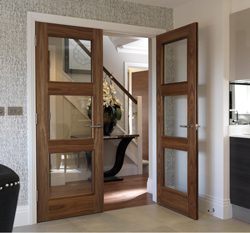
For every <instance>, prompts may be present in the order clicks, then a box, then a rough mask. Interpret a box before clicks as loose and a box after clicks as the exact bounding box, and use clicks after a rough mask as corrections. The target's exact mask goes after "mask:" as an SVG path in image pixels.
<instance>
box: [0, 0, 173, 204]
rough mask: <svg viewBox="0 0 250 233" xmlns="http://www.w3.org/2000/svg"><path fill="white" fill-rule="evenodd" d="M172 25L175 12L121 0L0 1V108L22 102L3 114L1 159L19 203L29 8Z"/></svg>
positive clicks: (22, 198) (24, 197)
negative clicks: (13, 177) (15, 183)
mask: <svg viewBox="0 0 250 233" xmlns="http://www.w3.org/2000/svg"><path fill="white" fill-rule="evenodd" d="M28 11H34V12H40V13H48V14H56V15H64V16H72V17H80V18H87V19H96V20H103V21H109V22H117V23H125V24H131V25H140V26H147V27H156V28H166V29H170V28H172V22H173V20H172V10H171V9H166V8H160V7H152V6H144V5H139V4H135V3H131V2H126V1H122V0H91V1H90V0H0V22H1V26H0V51H1V52H0V71H1V72H0V107H5V111H6V109H7V107H9V106H22V107H23V115H22V116H7V114H5V116H0V163H1V164H4V165H7V166H9V167H11V168H12V169H14V170H15V171H16V172H17V173H18V174H19V176H20V179H21V191H20V195H19V205H25V204H27V203H28V193H27V192H28V191H27V182H28V177H27V176H28V168H27V167H28V161H27V111H26V106H27V93H26V85H27V64H26V59H27V58H26V49H27V48H26V39H27V38H26V25H27V12H28Z"/></svg>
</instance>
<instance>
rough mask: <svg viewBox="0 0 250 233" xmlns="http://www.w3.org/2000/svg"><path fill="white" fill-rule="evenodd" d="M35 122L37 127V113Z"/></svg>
mask: <svg viewBox="0 0 250 233" xmlns="http://www.w3.org/2000/svg"><path fill="white" fill-rule="evenodd" d="M35 121H36V125H37V113H36V120H35Z"/></svg>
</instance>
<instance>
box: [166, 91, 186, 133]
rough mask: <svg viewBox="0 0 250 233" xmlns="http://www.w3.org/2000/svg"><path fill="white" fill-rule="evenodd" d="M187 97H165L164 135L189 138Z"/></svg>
mask: <svg viewBox="0 0 250 233" xmlns="http://www.w3.org/2000/svg"><path fill="white" fill-rule="evenodd" d="M186 125H187V96H184V95H183V96H165V97H164V134H165V136H172V137H184V138H186V137H187V128H185V127H184V126H186Z"/></svg>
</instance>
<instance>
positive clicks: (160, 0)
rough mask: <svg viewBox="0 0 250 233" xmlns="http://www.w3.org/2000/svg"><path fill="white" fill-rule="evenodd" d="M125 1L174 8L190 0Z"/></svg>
mask: <svg viewBox="0 0 250 233" xmlns="http://www.w3.org/2000/svg"><path fill="white" fill-rule="evenodd" d="M125 1H129V2H134V3H140V4H144V5H151V6H161V7H167V8H175V7H177V6H180V5H183V4H185V3H187V2H190V0H125Z"/></svg>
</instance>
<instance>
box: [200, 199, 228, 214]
mask: <svg viewBox="0 0 250 233" xmlns="http://www.w3.org/2000/svg"><path fill="white" fill-rule="evenodd" d="M199 211H201V212H204V213H208V214H211V215H213V216H214V217H217V218H220V219H230V218H232V205H231V203H230V200H229V199H225V200H218V199H215V198H213V197H212V196H209V195H200V196H199Z"/></svg>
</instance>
